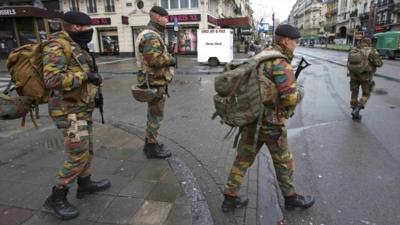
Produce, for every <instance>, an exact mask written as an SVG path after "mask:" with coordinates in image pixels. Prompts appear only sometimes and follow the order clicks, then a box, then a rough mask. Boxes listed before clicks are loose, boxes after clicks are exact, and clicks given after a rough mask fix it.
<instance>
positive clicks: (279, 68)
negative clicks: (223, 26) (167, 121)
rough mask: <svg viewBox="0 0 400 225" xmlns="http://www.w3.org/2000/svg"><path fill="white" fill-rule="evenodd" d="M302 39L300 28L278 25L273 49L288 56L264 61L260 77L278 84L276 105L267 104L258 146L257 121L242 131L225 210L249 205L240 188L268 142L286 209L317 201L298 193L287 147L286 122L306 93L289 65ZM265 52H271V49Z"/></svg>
mask: <svg viewBox="0 0 400 225" xmlns="http://www.w3.org/2000/svg"><path fill="white" fill-rule="evenodd" d="M299 38H300V33H299V31H298V30H297V29H296V28H295V27H293V26H291V25H289V24H284V25H279V26H278V27H277V28H276V31H275V44H274V45H273V49H275V50H277V51H279V52H281V53H282V54H283V55H285V56H286V57H287V58H275V59H271V60H267V61H265V62H264V69H263V71H262V74H260V76H266V77H267V78H268V79H270V80H271V81H273V82H274V83H275V84H276V88H277V92H278V99H277V101H276V102H275V103H274V104H273V105H270V106H265V113H264V117H263V121H262V125H261V127H260V132H259V135H258V140H257V143H256V145H255V143H254V138H255V132H256V124H252V125H249V126H246V127H244V128H243V130H242V133H241V138H240V142H239V146H238V149H237V155H236V159H235V162H234V163H233V166H232V169H231V171H230V174H229V177H228V180H227V182H226V183H225V190H224V201H223V203H222V210H223V211H224V212H229V211H231V210H233V209H234V208H238V207H243V206H246V205H247V204H248V199H247V197H245V196H239V195H238V191H239V189H240V185H241V183H242V180H243V177H244V175H245V174H246V171H247V169H248V168H249V167H250V166H251V165H252V164H253V162H254V160H255V158H256V156H257V153H258V152H259V150H260V149H261V147H262V146H263V145H264V144H266V145H267V147H268V149H269V151H270V153H271V157H272V160H273V162H274V167H275V172H276V176H277V179H278V183H279V186H280V189H281V191H282V194H283V196H284V198H285V208H286V209H294V208H309V207H311V206H312V205H313V204H314V198H313V197H312V196H302V195H299V194H297V193H296V190H295V185H294V180H293V174H294V159H293V156H292V153H291V152H290V151H289V148H288V140H287V131H286V128H285V121H286V120H287V119H288V118H289V117H290V116H291V115H292V114H293V111H294V109H295V107H296V105H297V104H298V103H299V102H300V101H301V99H302V97H303V94H304V92H303V89H302V87H301V86H297V82H296V79H295V77H294V74H293V69H292V66H291V64H290V62H291V60H292V58H293V51H294V49H295V48H296V45H297V40H298V39H299ZM264 51H268V49H265V50H264ZM255 146H256V147H255ZM254 147H255V148H254Z"/></svg>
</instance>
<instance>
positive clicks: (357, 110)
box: [351, 105, 362, 121]
mask: <svg viewBox="0 0 400 225" xmlns="http://www.w3.org/2000/svg"><path fill="white" fill-rule="evenodd" d="M360 110H361V106H360V105H357V106H356V107H354V108H353V111H352V112H351V116H352V118H353V120H358V121H360V120H361V118H362V116H361V115H360Z"/></svg>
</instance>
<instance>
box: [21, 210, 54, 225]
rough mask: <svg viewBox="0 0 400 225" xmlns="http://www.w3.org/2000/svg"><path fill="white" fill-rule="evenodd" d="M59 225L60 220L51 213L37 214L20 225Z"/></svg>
mask: <svg viewBox="0 0 400 225" xmlns="http://www.w3.org/2000/svg"><path fill="white" fill-rule="evenodd" d="M60 223H61V220H60V219H58V218H57V217H56V216H55V215H54V214H52V213H47V212H37V213H36V214H35V215H33V216H32V217H31V218H30V219H28V220H27V221H26V222H25V223H23V224H22V225H58V224H60Z"/></svg>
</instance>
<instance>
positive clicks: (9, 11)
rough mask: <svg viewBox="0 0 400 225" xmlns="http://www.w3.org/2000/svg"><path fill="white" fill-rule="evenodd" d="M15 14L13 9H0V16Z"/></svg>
mask: <svg viewBox="0 0 400 225" xmlns="http://www.w3.org/2000/svg"><path fill="white" fill-rule="evenodd" d="M15 14H17V12H16V11H15V9H0V16H10V15H15Z"/></svg>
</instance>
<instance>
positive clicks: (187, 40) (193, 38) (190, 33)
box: [166, 14, 201, 55]
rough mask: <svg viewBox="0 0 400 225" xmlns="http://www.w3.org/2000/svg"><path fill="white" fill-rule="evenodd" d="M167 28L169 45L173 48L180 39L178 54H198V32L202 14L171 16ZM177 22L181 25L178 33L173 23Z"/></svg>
mask: <svg viewBox="0 0 400 225" xmlns="http://www.w3.org/2000/svg"><path fill="white" fill-rule="evenodd" d="M168 20H169V23H170V24H171V23H172V25H168V26H167V37H166V40H167V43H168V46H169V47H170V46H172V44H173V43H174V42H176V39H177V38H178V53H179V54H182V55H186V54H196V53H197V30H198V29H199V23H200V21H201V15H200V14H187V15H170V16H169V18H168ZM175 21H177V22H178V24H179V29H178V31H175V30H174V26H173V23H174V22H175Z"/></svg>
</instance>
